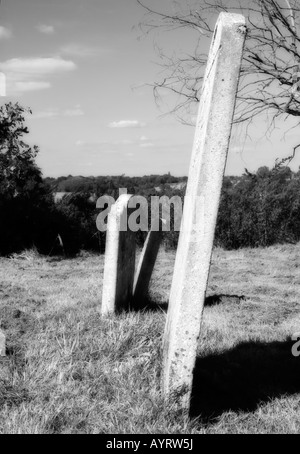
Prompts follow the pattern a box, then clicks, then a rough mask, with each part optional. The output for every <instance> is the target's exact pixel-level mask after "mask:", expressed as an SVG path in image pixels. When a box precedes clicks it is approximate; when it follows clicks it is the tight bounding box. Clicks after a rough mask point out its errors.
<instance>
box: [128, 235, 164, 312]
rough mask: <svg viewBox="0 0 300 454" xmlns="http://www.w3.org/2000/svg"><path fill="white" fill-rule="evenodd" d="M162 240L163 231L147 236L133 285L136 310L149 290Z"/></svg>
mask: <svg viewBox="0 0 300 454" xmlns="http://www.w3.org/2000/svg"><path fill="white" fill-rule="evenodd" d="M161 239H162V232H161V231H157V232H155V231H152V230H150V232H149V233H148V235H147V238H146V241H145V244H144V247H143V250H142V253H141V257H140V260H139V263H138V267H137V270H136V274H135V278H134V284H133V301H134V306H135V308H138V306H139V304H142V303H143V301H144V300H145V297H146V296H147V293H148V290H149V283H150V279H151V276H152V272H153V268H154V265H155V261H156V257H157V254H158V251H159V246H160V243H161Z"/></svg>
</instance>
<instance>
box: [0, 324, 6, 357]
mask: <svg viewBox="0 0 300 454" xmlns="http://www.w3.org/2000/svg"><path fill="white" fill-rule="evenodd" d="M5 352H6V337H5V334H4V333H3V332H2V331H1V330H0V356H5V355H6V353H5Z"/></svg>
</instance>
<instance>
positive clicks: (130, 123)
mask: <svg viewBox="0 0 300 454" xmlns="http://www.w3.org/2000/svg"><path fill="white" fill-rule="evenodd" d="M144 126H145V123H141V122H140V121H138V120H120V121H113V122H111V123H109V125H108V127H109V128H143V127H144Z"/></svg>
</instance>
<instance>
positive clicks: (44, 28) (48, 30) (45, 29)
mask: <svg viewBox="0 0 300 454" xmlns="http://www.w3.org/2000/svg"><path fill="white" fill-rule="evenodd" d="M36 28H37V29H38V31H39V32H41V33H44V34H45V35H52V34H53V33H54V27H53V25H45V24H41V25H38V26H37V27H36Z"/></svg>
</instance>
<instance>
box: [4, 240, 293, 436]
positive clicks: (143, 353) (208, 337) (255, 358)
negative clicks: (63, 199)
mask: <svg viewBox="0 0 300 454" xmlns="http://www.w3.org/2000/svg"><path fill="white" fill-rule="evenodd" d="M299 253H300V245H296V246H277V247H271V248H267V249H257V250H250V249H249V250H240V251H235V252H232V251H231V252H226V251H223V250H220V249H216V250H215V251H214V255H213V262H212V268H211V275H210V280H209V288H208V293H207V301H206V307H205V310H204V320H203V326H202V334H201V340H200V343H199V357H198V360H197V367H196V373H195V380H194V393H193V407H192V413H191V415H190V417H188V415H186V414H184V412H182V411H181V410H180V408H178V406H177V405H176V402H170V403H169V405H163V400H162V397H161V395H160V386H159V385H160V365H161V342H162V333H163V329H164V323H165V303H166V302H167V300H168V293H169V288H170V284H171V278H172V271H173V264H174V258H175V255H174V253H166V252H163V251H162V252H161V254H160V256H159V260H158V262H157V266H156V269H155V274H154V279H153V281H152V285H151V298H152V300H153V301H154V302H155V303H156V304H157V310H156V311H147V310H145V311H143V312H139V313H131V314H127V315H126V314H123V315H120V316H112V317H106V318H101V316H100V313H99V309H100V301H101V286H102V276H103V257H99V256H96V255H87V254H84V255H82V256H79V257H77V258H74V259H70V260H68V259H65V260H61V259H56V258H43V257H39V256H38V255H37V254H36V253H34V252H33V253H32V252H25V253H24V254H22V255H19V256H13V257H12V258H10V259H8V258H2V259H0V324H1V327H2V329H3V331H5V333H6V335H7V344H8V349H7V350H8V351H7V352H8V355H7V357H6V358H4V359H0V433H106V434H108V433H152V434H154V433H155V434H161V433H169V434H187V433H188V434H196V433H248V432H250V433H253V432H254V433H295V432H299V430H300V412H299V406H300V357H299V358H294V357H293V356H292V354H291V342H290V341H289V338H290V336H291V335H292V334H293V333H295V332H299V331H300V310H299V308H300V298H299V297H300V286H299V283H300V260H299Z"/></svg>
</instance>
